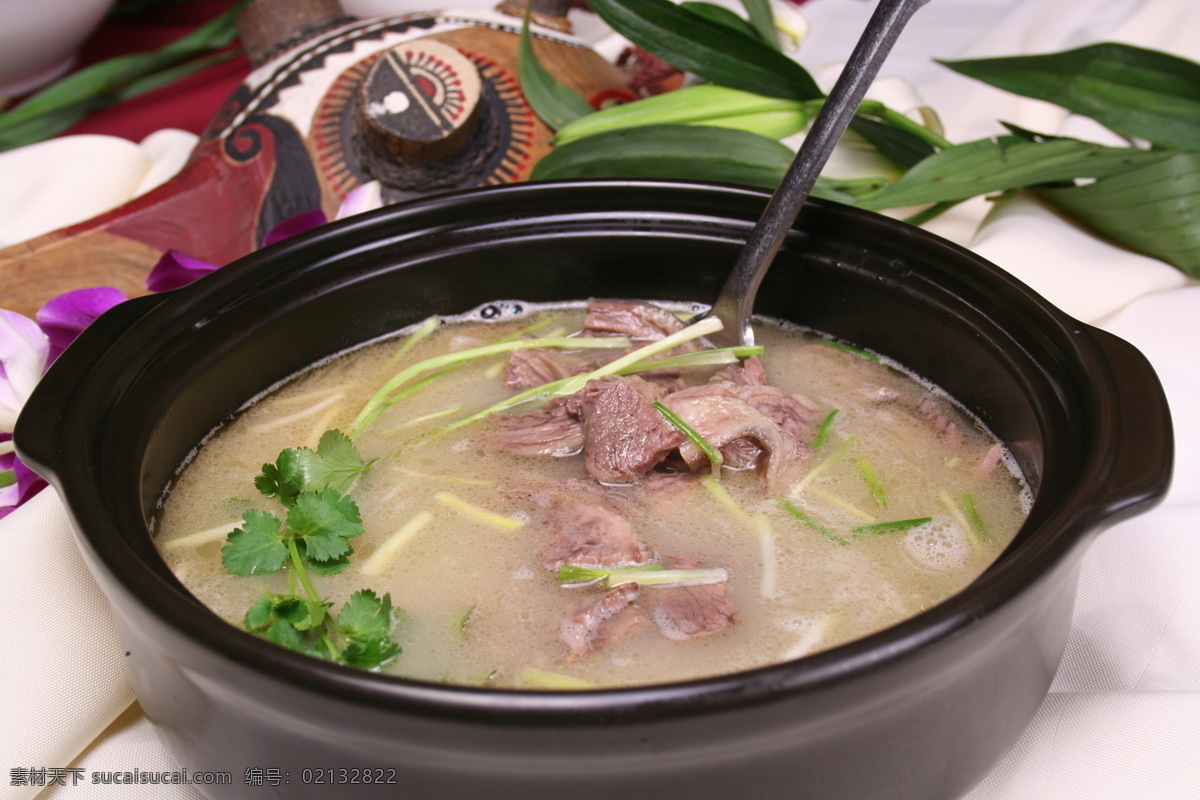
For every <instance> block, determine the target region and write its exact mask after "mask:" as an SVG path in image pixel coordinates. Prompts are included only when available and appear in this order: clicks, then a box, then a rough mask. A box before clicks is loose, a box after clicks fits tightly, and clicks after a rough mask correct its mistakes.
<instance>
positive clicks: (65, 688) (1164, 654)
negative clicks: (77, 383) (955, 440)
mask: <svg viewBox="0 0 1200 800" xmlns="http://www.w3.org/2000/svg"><path fill="white" fill-rule="evenodd" d="M346 2H347V5H349V4H352V3H356V2H360V3H366V4H368V5H369V6H370V7H371V9H370V10H373V11H374V10H389V8H396V9H399V10H410V9H412V8H414V6H413V0H346ZM388 3H391V4H392V5H391V6H390V7H389V6H387V5H385V4H388ZM483 4H485V5H489V6H490V5H491V3H490V2H486V3H483ZM872 6H873V4H872V3H866V2H860V1H859V0H811V2H809V3H807V4H805V5H804V6H803V11H804V14H805V15H806V16H807V17H808V20H809V23H810V27H811V30H812V34H811V38H810V39H809V40H808V41H807V42H806V43H805V44H804V46H803V47H802V48H801V50H800V52H799V53H798V54H797V58H798V59H799V60H800V61H801V62H802V63H804V64H805V66H806V67H808V68H809V69H810V70H813V71H817V70H820V69H821V68H823V67H825V66H827V65H828V64H831V63H836V62H838V61H840V60H842V59H844V58H845V56H846V54H847V53H848V52H849V49H850V47H851V46H852V44H853V41H854V40H855V39H856V38H857V36H858V33H859V32H860V31H861V29H862V26H863V25H864V24H865V21H866V17H867V15H868V14H869V12H870V8H871V7H872ZM1102 40H1119V41H1126V42H1129V43H1133V44H1138V45H1141V46H1145V47H1154V48H1158V49H1164V50H1168V51H1170V52H1174V53H1176V54H1179V55H1183V56H1186V57H1188V58H1191V59H1193V60H1200V6H1198V5H1197V4H1195V3H1194V2H1192V0H1058V1H1057V2H1054V3H1047V2H1044V0H934V2H931V3H930V4H929V5H928V6H927V7H926V8H925V9H923V10H922V11H921V12H919V13H918V14H917V16H916V17H915V18H914V19H913V21H912V22H911V23H910V24H909V27H908V29H907V30H906V31H905V32H904V34H903V35H902V37H901V39H900V42H899V44H898V46H897V48H896V50H895V51H894V53H893V56H892V58H891V59H890V60H889V62H888V65H887V67H885V71H884V74H885V75H887V74H898V75H902V76H904V77H905V78H907V79H908V80H909V82H910V83H912V84H913V86H915V87H916V89H917V91H918V92H919V94H920V95H921V97H922V98H923V99H924V100H925V101H926V102H928V103H929V104H930V105H932V106H934V107H935V108H936V109H937V110H938V112H939V113H940V114H941V116H942V118H943V121H944V122H945V125H946V130H947V135H948V136H949V138H951V139H952V140H953V141H964V140H967V139H969V138H976V137H981V136H987V135H992V134H994V133H998V132H1000V128H999V125H998V123H997V120H999V119H1005V120H1009V121H1013V122H1016V123H1018V124H1022V125H1026V126H1028V127H1030V128H1034V129H1038V130H1044V131H1048V132H1054V131H1060V130H1066V129H1067V128H1069V127H1070V125H1071V124H1072V123H1071V122H1070V121H1069V120H1067V119H1066V115H1065V114H1064V113H1062V112H1061V111H1060V110H1058V109H1054V108H1052V107H1048V106H1046V105H1045V104H1040V103H1034V102H1032V101H1025V100H1021V99H1020V98H1016V97H1015V96H1012V95H1006V94H1004V93H1001V92H998V91H995V90H991V89H988V88H987V87H983V86H982V85H981V84H978V83H974V82H971V81H968V80H967V79H965V78H961V77H958V76H955V75H949V74H947V71H946V70H945V69H944V68H941V67H938V66H936V65H933V64H932V63H931V61H930V59H932V58H935V57H936V58H962V57H974V56H985V55H1013V54H1018V53H1036V52H1048V51H1052V50H1059V49H1066V48H1068V47H1075V46H1079V45H1083V44H1087V43H1091V42H1096V41H1102ZM1198 124H1200V122H1198ZM21 153H22V151H17V156H16V157H15V158H14V157H13V156H12V155H11V154H10V156H9V157H7V158H3V159H0V210H3V209H4V208H6V207H7V206H5V205H4V196H5V195H4V192H5V187H6V186H7V185H8V183H7V181H8V178H9V176H10V175H12V174H15V173H13V172H12V170H13V169H15V168H14V167H13V164H14V162H19V161H21V160H22V159H21V158H20V154H21ZM25 163H26V164H28V163H33V162H32V161H30V162H25ZM140 180H141V178H140V177H138V178H136V179H134V182H136V181H140ZM75 189H76V190H78V186H77V185H76V187H75ZM114 202H119V201H114ZM93 213H95V212H93ZM49 224H50V225H51V227H50V228H47V230H49V229H53V228H55V227H60V226H61V225H62V224H67V223H66V222H61V223H54V222H50V223H49ZM933 229H934V230H935V231H937V232H939V233H942V234H943V235H947V236H950V237H951V238H954V239H955V240H956V241H959V242H960V243H963V244H966V245H968V246H970V247H972V248H974V249H976V250H977V251H978V252H980V253H982V254H983V255H985V256H986V257H987V258H989V259H991V260H993V261H995V262H996V263H997V264H999V265H1000V266H1002V267H1004V268H1005V269H1007V270H1009V271H1010V272H1012V273H1013V274H1014V275H1016V276H1018V277H1019V278H1021V279H1022V280H1024V281H1025V282H1026V283H1028V284H1030V285H1031V286H1032V287H1033V288H1035V289H1036V290H1038V291H1039V292H1041V293H1042V294H1044V295H1045V296H1046V297H1047V298H1049V299H1050V300H1051V301H1052V302H1054V303H1056V304H1057V305H1059V306H1060V307H1062V308H1063V309H1064V310H1066V311H1067V312H1068V313H1070V314H1072V315H1074V316H1076V317H1078V318H1079V319H1081V320H1083V321H1085V322H1091V323H1093V324H1097V325H1098V326H1100V327H1103V328H1105V329H1107V330H1109V331H1111V332H1113V333H1115V334H1116V335H1118V336H1121V337H1122V338H1125V339H1126V340H1128V341H1130V342H1131V343H1132V344H1134V345H1135V346H1137V347H1138V348H1139V349H1141V350H1142V352H1143V353H1145V354H1146V355H1147V357H1148V358H1149V359H1150V360H1151V362H1152V363H1153V364H1154V366H1155V368H1156V370H1157V371H1158V373H1159V376H1160V378H1161V379H1162V381H1163V384H1164V386H1165V388H1166V390H1167V394H1168V397H1169V400H1170V403H1171V406H1172V410H1173V414H1174V421H1175V425H1176V446H1177V464H1176V479H1175V482H1174V484H1173V486H1172V489H1171V492H1170V494H1169V496H1168V497H1167V499H1166V501H1165V502H1164V504H1163V505H1162V506H1160V507H1159V508H1158V509H1155V510H1154V511H1152V512H1150V513H1148V514H1145V515H1143V516H1140V517H1137V518H1135V519H1133V520H1129V521H1126V522H1124V523H1122V524H1121V525H1119V526H1117V527H1115V528H1113V529H1111V530H1109V531H1107V532H1105V533H1104V534H1102V535H1101V536H1100V537H1099V538H1098V539H1097V540H1096V542H1095V544H1094V545H1093V546H1092V548H1091V549H1090V551H1089V552H1088V554H1087V556H1086V557H1085V559H1084V562H1083V568H1082V572H1081V578H1080V586H1079V596H1078V600H1077V603H1076V609H1075V614H1074V618H1073V623H1072V628H1071V631H1070V637H1069V640H1068V644H1067V649H1066V653H1065V655H1064V658H1063V662H1062V665H1061V667H1060V669H1059V671H1058V674H1057V676H1056V678H1055V681H1054V685H1053V686H1052V688H1051V692H1050V694H1049V696H1048V697H1047V699H1046V701H1045V703H1044V704H1043V705H1042V707H1041V709H1040V710H1039V711H1038V713H1037V715H1036V717H1035V718H1034V720H1033V722H1032V724H1031V725H1030V726H1029V728H1028V729H1027V730H1026V732H1025V734H1024V735H1023V736H1022V738H1021V739H1020V741H1019V742H1018V743H1017V745H1016V746H1015V747H1014V748H1013V749H1012V750H1011V751H1010V752H1009V753H1008V754H1007V755H1006V756H1005V757H1004V759H1003V760H1002V761H1001V762H1000V763H999V764H998V765H997V766H996V767H995V768H994V769H993V770H992V772H991V773H990V774H989V775H988V776H987V777H986V778H985V779H984V780H983V781H982V782H981V783H980V784H979V785H978V786H977V787H976V788H975V789H974V790H973V791H972V792H970V793H969V795H968V796H967V800H1109V799H1111V800H1141V799H1142V798H1146V799H1150V798H1153V800H1195V799H1196V798H1200V633H1197V631H1200V568H1198V567H1197V566H1196V565H1197V564H1200V523H1198V522H1197V520H1200V421H1197V420H1196V417H1195V414H1194V413H1189V412H1193V411H1194V409H1196V408H1197V407H1200V405H1198V404H1200V369H1198V367H1197V359H1196V357H1195V342H1197V341H1200V284H1197V282H1196V281H1194V280H1189V279H1187V278H1186V277H1185V276H1184V275H1182V274H1181V273H1179V272H1178V271H1176V270H1174V269H1172V268H1170V267H1168V266H1166V265H1164V264H1162V263H1161V262H1157V261H1155V260H1153V259H1148V258H1145V257H1143V256H1138V255H1136V254H1133V253H1130V252H1128V251H1125V250H1123V249H1121V248H1118V247H1114V246H1112V245H1109V244H1107V243H1105V242H1103V241H1101V240H1099V239H1097V238H1096V237H1094V236H1092V235H1091V234H1090V233H1087V232H1086V231H1084V230H1082V229H1080V228H1078V227H1077V226H1075V225H1073V224H1071V223H1069V222H1067V221H1065V220H1064V219H1062V218H1061V217H1060V216H1058V215H1057V214H1055V213H1054V212H1053V211H1051V210H1050V209H1048V208H1046V207H1045V206H1043V205H1042V204H1041V203H1039V202H1038V201H1037V200H1036V199H1035V198H1033V197H1031V196H1023V195H1022V196H1018V197H1016V198H1012V199H1010V200H1006V201H1004V202H1003V203H1001V204H999V205H998V206H997V207H995V208H991V206H990V204H988V203H986V202H983V201H976V202H973V203H966V204H963V206H961V207H960V208H958V209H956V210H955V212H954V213H953V214H951V215H949V216H948V217H947V218H946V219H944V220H941V221H939V222H938V223H936V224H935V225H934V226H933ZM5 235H6V229H5V226H4V223H3V214H2V213H0V242H4V241H6V240H5V239H4V236H5ZM9 235H11V234H9ZM0 559H3V562H0V563H7V564H10V565H12V564H21V565H22V569H21V570H12V569H10V570H9V574H8V575H7V576H6V578H5V580H4V581H3V582H0V610H3V614H4V616H3V618H4V619H5V620H6V622H8V623H9V627H8V635H7V636H6V638H5V644H4V645H2V647H3V650H0V685H3V687H4V701H3V704H2V705H0V769H2V770H4V773H0V798H3V799H5V800H6V799H7V798H13V800H17V799H18V798H19V799H20V800H24V799H25V798H29V797H33V796H35V795H38V796H39V797H41V798H47V797H50V798H54V799H55V800H59V798H62V799H63V800H66V799H67V798H69V799H70V800H83V799H87V800H90V799H91V798H98V799H100V800H108V799H110V798H120V800H125V798H140V797H143V796H145V797H153V798H155V800H196V798H199V797H200V794H199V792H197V791H196V789H194V788H193V787H186V786H183V787H172V786H155V787H152V788H148V787H145V786H142V787H115V786H101V785H92V784H90V783H89V782H87V781H88V776H89V775H91V774H92V773H93V772H99V771H106V770H107V771H120V770H132V769H133V768H135V767H136V768H138V769H140V770H143V771H146V770H155V769H159V770H168V771H169V770H174V769H176V767H175V765H174V762H173V761H172V760H171V758H170V756H169V754H167V753H166V752H165V750H164V749H163V748H162V746H161V744H159V742H158V740H157V738H156V737H155V736H154V735H153V729H152V727H151V726H150V725H149V723H148V722H147V721H146V719H145V717H144V716H142V715H141V713H140V711H139V709H138V707H137V705H136V703H133V702H132V701H133V697H132V692H131V690H130V688H129V684H128V680H127V678H126V676H125V674H124V668H123V664H122V661H123V650H122V649H121V647H120V644H119V642H117V641H116V639H115V635H114V634H113V631H112V627H111V619H110V618H109V615H108V610H107V606H106V604H105V602H104V600H103V597H102V596H101V595H100V593H99V592H98V590H97V589H96V587H95V585H94V583H93V582H92V580H91V578H90V576H89V575H88V574H87V572H86V569H85V568H84V566H83V564H82V561H81V559H80V557H79V554H78V551H77V549H76V547H75V544H74V541H73V536H72V533H71V531H70V527H69V524H68V522H67V520H66V516H65V514H64V513H63V510H62V507H61V504H60V503H59V501H58V499H57V497H56V496H55V495H54V494H53V492H51V491H45V492H43V493H42V494H41V495H39V496H38V497H37V498H36V499H35V500H33V501H32V502H31V503H29V504H28V505H26V506H25V507H23V508H21V509H20V510H19V511H18V512H16V513H14V514H12V515H11V516H10V517H8V518H7V519H5V520H2V521H0ZM25 565H28V568H26V566H25ZM131 703H132V705H131ZM67 767H71V768H75V769H77V770H79V772H77V773H76V774H78V775H81V776H82V780H81V782H80V783H79V785H76V786H71V785H70V784H71V782H72V781H71V777H72V776H71V775H69V774H68V775H65V776H64V777H65V778H66V780H65V782H66V783H67V784H68V785H67V786H58V787H51V788H46V789H44V790H42V789H41V787H37V786H16V785H12V779H13V777H14V775H16V773H14V772H13V770H20V769H26V770H28V769H31V768H34V769H36V768H59V769H62V768H67ZM234 778H235V780H240V778H241V776H234ZM39 791H41V794H40V795H39V794H38V793H39Z"/></svg>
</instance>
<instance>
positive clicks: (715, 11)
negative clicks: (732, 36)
mask: <svg viewBox="0 0 1200 800" xmlns="http://www.w3.org/2000/svg"><path fill="white" fill-rule="evenodd" d="M679 7H680V8H682V9H686V10H687V11H690V12H692V13H693V14H696V15H698V16H701V17H704V18H705V19H706V20H708V21H709V22H715V23H717V24H718V25H724V26H725V27H727V28H729V29H731V30H735V31H737V32H738V33H741V34H743V35H745V36H749V37H750V38H752V39H757V38H759V36H758V31H756V30H754V26H753V25H751V24H750V23H749V22H747V21H746V20H745V19H743V18H742V17H739V16H738V15H737V14H736V13H735V12H733V11H731V10H729V9H728V8H726V7H725V6H719V5H717V4H716V3H702V2H694V1H693V2H686V3H680V4H679Z"/></svg>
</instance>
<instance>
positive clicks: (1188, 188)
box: [1035, 150, 1200, 278]
mask: <svg viewBox="0 0 1200 800" xmlns="http://www.w3.org/2000/svg"><path fill="white" fill-rule="evenodd" d="M1035 191H1036V192H1037V193H1038V195H1040V196H1041V197H1043V198H1045V199H1046V200H1047V201H1049V202H1050V203H1053V204H1054V205H1056V206H1058V207H1059V208H1060V209H1062V210H1063V211H1064V212H1066V213H1067V214H1068V215H1070V216H1072V217H1074V218H1075V219H1077V220H1079V221H1080V222H1083V223H1084V224H1086V225H1089V226H1091V227H1092V228H1094V229H1096V230H1097V231H1099V232H1101V233H1103V234H1105V235H1106V236H1108V237H1109V238H1111V239H1113V240H1114V241H1116V242H1119V243H1120V244H1123V245H1125V246H1127V247H1131V248H1133V249H1135V250H1139V251H1141V252H1143V253H1146V254H1148V255H1151V256H1154V257H1155V258H1160V259H1162V260H1163V261H1166V262H1167V263H1168V264H1172V265H1174V266H1175V267H1178V268H1179V269H1181V270H1183V271H1184V272H1186V273H1188V274H1189V275H1191V276H1192V277H1194V278H1200V151H1196V150H1191V151H1187V152H1175V153H1168V154H1164V155H1163V156H1162V157H1160V158H1158V159H1156V160H1147V161H1146V162H1145V163H1143V164H1139V165H1138V166H1136V167H1133V168H1131V169H1128V170H1125V171H1123V172H1119V173H1116V174H1114V175H1110V176H1108V177H1106V178H1102V179H1100V180H1097V181H1095V182H1094V183H1089V184H1086V185H1083V186H1070V187H1036V188H1035Z"/></svg>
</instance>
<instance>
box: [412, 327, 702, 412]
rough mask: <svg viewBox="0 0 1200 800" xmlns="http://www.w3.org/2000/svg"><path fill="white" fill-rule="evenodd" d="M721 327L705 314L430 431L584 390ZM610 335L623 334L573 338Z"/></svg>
mask: <svg viewBox="0 0 1200 800" xmlns="http://www.w3.org/2000/svg"><path fill="white" fill-rule="evenodd" d="M722 327H723V325H722V324H721V321H720V320H719V319H717V318H716V317H706V318H704V319H702V320H700V321H699V322H696V323H694V324H692V325H689V326H688V327H686V328H684V329H683V330H680V331H676V332H675V333H672V334H671V335H670V336H667V337H665V338H663V339H659V340H658V341H655V342H651V343H650V344H647V345H644V346H642V347H639V348H638V349H637V350H634V351H633V352H631V353H627V354H626V355H623V356H621V357H620V358H618V359H616V360H615V361H610V362H609V363H607V364H605V365H604V366H602V367H599V368H597V369H594V370H592V371H591V372H585V373H583V374H582V375H573V376H571V377H569V378H563V379H562V380H557V381H551V382H550V383H544V384H542V385H541V386H535V387H533V388H532V389H526V390H525V391H523V392H518V393H517V394H515V395H513V396H512V397H510V398H508V399H507V400H502V401H500V402H499V403H496V404H495V405H491V406H488V407H487V408H485V409H483V410H481V411H476V412H475V413H474V414H469V415H468V416H465V417H462V418H461V419H457V420H455V421H454V422H451V423H450V424H448V425H445V426H443V427H441V428H438V429H437V430H436V431H434V432H433V433H435V434H441V433H448V432H450V431H453V430H457V429H459V428H462V427H464V426H466V425H470V424H471V423H473V422H478V421H479V420H481V419H483V418H484V417H490V416H491V415H492V414H496V413H498V412H500V411H507V410H508V409H510V408H515V407H516V406H519V405H523V404H525V403H532V402H543V401H545V400H549V399H551V398H553V397H566V396H568V395H572V394H575V393H576V392H578V391H580V390H581V389H583V387H585V386H587V384H588V381H592V380H595V379H597V378H603V377H605V376H607V375H620V374H622V373H623V371H624V370H626V369H628V368H629V367H631V366H633V365H635V364H640V363H641V362H643V361H645V360H646V359H648V358H652V357H654V356H656V355H658V354H659V353H665V352H666V351H668V350H672V349H674V348H676V347H678V346H679V345H681V344H684V343H685V342H690V341H692V340H694V339H699V338H700V337H702V336H707V335H708V334H710V333H716V332H717V331H719V330H721V328H722ZM610 338H624V337H608V336H605V337H598V338H597V339H591V340H589V339H575V340H573V341H585V342H586V341H605V340H607V339H610ZM527 341H530V342H532V341H536V340H534V339H529V340H527Z"/></svg>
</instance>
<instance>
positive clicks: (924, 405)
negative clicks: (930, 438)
mask: <svg viewBox="0 0 1200 800" xmlns="http://www.w3.org/2000/svg"><path fill="white" fill-rule="evenodd" d="M916 412H917V414H918V416H920V417H921V419H923V420H925V422H927V423H929V426H930V427H932V428H933V429H934V430H935V431H936V432H937V433H938V434H940V435H941V436H942V437H943V438H944V439H945V440H946V441H948V442H950V443H952V444H956V445H958V446H960V447H963V446H966V444H967V440H966V438H964V437H963V435H962V433H961V432H960V431H959V430H958V426H957V425H955V424H954V422H953V421H952V420H951V419H950V417H948V416H947V415H946V414H944V413H942V410H941V408H940V407H939V406H938V401H937V400H936V399H934V398H933V397H932V396H930V395H926V396H925V397H922V398H921V399H920V400H918V401H917V408H916Z"/></svg>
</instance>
